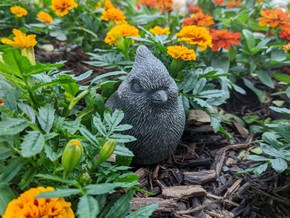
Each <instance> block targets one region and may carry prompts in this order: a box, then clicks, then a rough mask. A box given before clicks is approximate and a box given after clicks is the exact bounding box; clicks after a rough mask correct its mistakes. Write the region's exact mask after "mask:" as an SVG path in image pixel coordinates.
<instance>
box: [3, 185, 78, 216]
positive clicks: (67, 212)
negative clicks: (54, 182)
mask: <svg viewBox="0 0 290 218" xmlns="http://www.w3.org/2000/svg"><path fill="white" fill-rule="evenodd" d="M48 191H54V188H52V187H47V188H44V187H37V188H31V189H29V190H28V191H26V192H24V193H22V194H21V195H20V196H19V197H18V198H17V199H14V200H12V201H10V203H9V204H8V206H7V208H6V211H5V213H4V215H3V218H19V217H31V218H38V217H67V218H74V217H75V215H74V212H73V211H72V209H71V203H70V202H66V201H65V200H64V198H51V199H46V198H39V199H34V197H35V196H36V195H38V194H40V193H42V192H48Z"/></svg>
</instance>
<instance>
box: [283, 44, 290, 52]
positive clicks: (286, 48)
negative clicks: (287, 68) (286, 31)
mask: <svg viewBox="0 0 290 218" xmlns="http://www.w3.org/2000/svg"><path fill="white" fill-rule="evenodd" d="M282 49H283V50H284V51H290V42H289V43H288V44H287V45H283V48H282Z"/></svg>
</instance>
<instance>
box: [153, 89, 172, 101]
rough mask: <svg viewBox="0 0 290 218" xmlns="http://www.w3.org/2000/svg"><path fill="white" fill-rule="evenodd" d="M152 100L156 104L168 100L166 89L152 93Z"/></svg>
mask: <svg viewBox="0 0 290 218" xmlns="http://www.w3.org/2000/svg"><path fill="white" fill-rule="evenodd" d="M151 99H152V102H153V103H155V104H164V103H166V102H167V99H168V95H167V93H166V91H164V90H158V91H155V92H153V93H152V94H151Z"/></svg>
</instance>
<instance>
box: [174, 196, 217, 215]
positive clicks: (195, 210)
mask: <svg viewBox="0 0 290 218" xmlns="http://www.w3.org/2000/svg"><path fill="white" fill-rule="evenodd" d="M221 201H222V199H217V200H215V201H213V202H210V203H207V204H203V205H200V206H198V207H196V208H191V209H188V210H180V211H176V213H177V214H188V213H195V212H197V211H200V210H202V209H205V208H207V207H209V206H211V205H212V204H216V203H219V202H221Z"/></svg>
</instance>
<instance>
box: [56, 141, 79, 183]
mask: <svg viewBox="0 0 290 218" xmlns="http://www.w3.org/2000/svg"><path fill="white" fill-rule="evenodd" d="M83 153H84V149H83V145H82V143H81V141H80V140H78V139H72V140H70V141H69V142H68V143H67V145H66V146H65V149H64V152H63V154H62V161H61V163H62V166H63V168H64V178H67V177H68V175H69V174H70V172H71V171H72V170H73V169H74V168H75V167H76V165H77V164H78V163H79V162H80V160H81V158H82V156H83Z"/></svg>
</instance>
